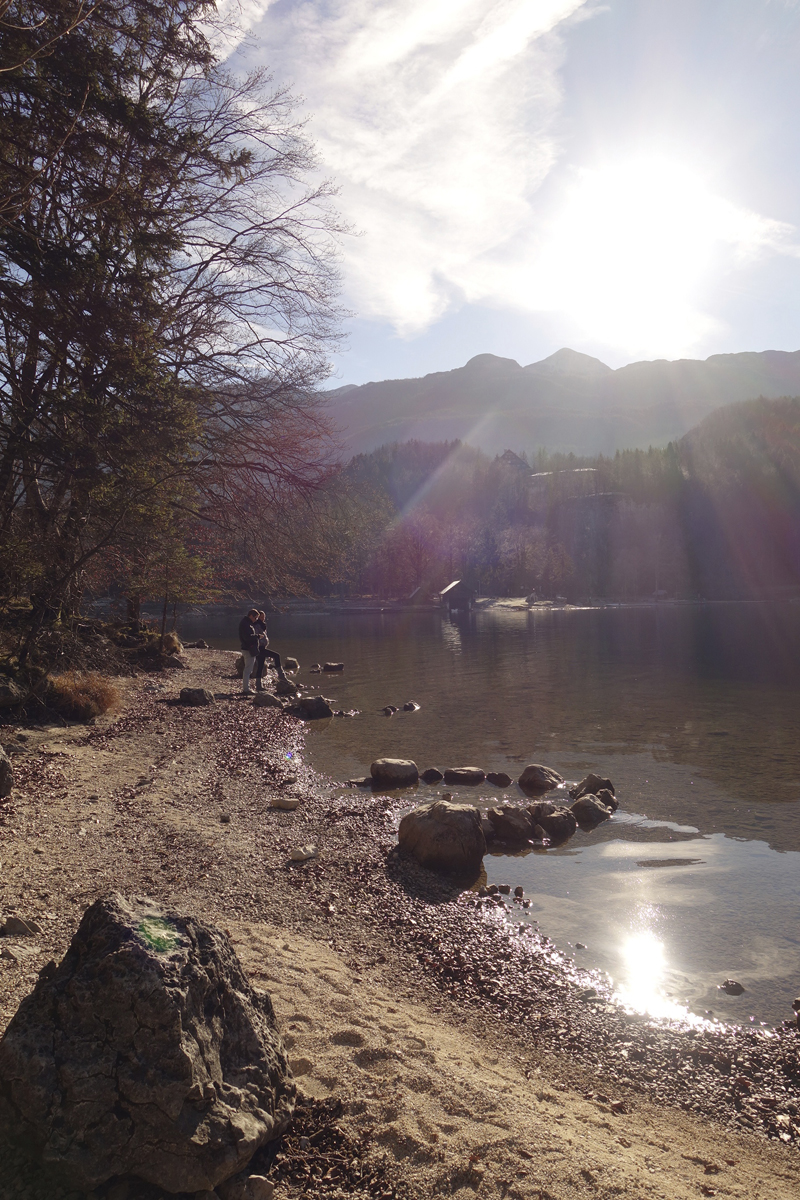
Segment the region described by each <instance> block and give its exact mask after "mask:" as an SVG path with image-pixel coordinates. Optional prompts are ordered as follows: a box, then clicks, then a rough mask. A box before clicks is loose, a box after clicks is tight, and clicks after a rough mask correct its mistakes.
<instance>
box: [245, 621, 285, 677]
mask: <svg viewBox="0 0 800 1200" xmlns="http://www.w3.org/2000/svg"><path fill="white" fill-rule="evenodd" d="M239 641H240V643H241V646H242V655H243V657H244V671H243V672H242V694H243V695H245V696H251V695H252V694H253V688H251V686H250V676H251V674H252V672H253V668H254V667H255V668H256V677H255V678H256V686H255V690H256V691H257V692H263V690H264V685H263V683H262V682H261V677H262V675H263V674H264V665H265V663H266V661H267V659H268V658H271V659H272V661H273V662H274V663H275V666H276V667H277V669H278V678H279V679H285V678H286V675H285V674H284V671H283V664H282V662H281V656H280V654H276V653H275V651H274V650H270V649H269V638H268V637H267V617H266V614H265V613H264V612H259V610H258V609H257V608H251V609H250V611H249V612H248V614H247V616H246V617H242V619H241V621H240V622H239Z"/></svg>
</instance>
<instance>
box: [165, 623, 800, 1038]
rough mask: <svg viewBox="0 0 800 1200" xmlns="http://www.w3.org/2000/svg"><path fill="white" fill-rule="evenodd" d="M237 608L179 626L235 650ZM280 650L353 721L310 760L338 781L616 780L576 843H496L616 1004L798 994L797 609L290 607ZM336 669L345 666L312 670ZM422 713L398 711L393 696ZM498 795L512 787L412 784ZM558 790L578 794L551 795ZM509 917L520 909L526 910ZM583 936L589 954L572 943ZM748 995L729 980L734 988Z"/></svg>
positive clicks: (320, 728)
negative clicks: (390, 769) (426, 777)
mask: <svg viewBox="0 0 800 1200" xmlns="http://www.w3.org/2000/svg"><path fill="white" fill-rule="evenodd" d="M237 620H238V614H235V615H233V614H232V615H231V616H229V617H227V618H223V617H220V616H215V617H199V616H195V617H192V616H187V617H186V618H185V619H184V620H183V622H182V623H181V632H182V633H183V635H184V636H185V637H187V638H189V637H201V636H202V637H205V638H207V640H208V641H209V642H210V644H212V645H214V646H217V647H221V648H228V649H234V648H238V641H237V639H236V636H235V634H236V622H237ZM269 629H270V637H271V644H272V647H273V649H277V650H278V651H279V652H280V653H282V654H293V655H295V657H297V658H298V659H299V660H300V663H301V668H302V669H301V672H300V676H299V679H300V681H301V682H303V681H305V682H308V683H316V684H320V683H321V684H322V688H321V690H322V691H323V694H324V695H326V696H328V697H330V698H331V699H332V700H333V701H334V707H336V708H343V709H345V710H349V709H355V710H357V711H358V714H359V715H358V716H357V717H356V718H355V719H352V720H342V719H335V720H332V721H324V722H316V723H314V722H312V723H309V725H308V739H307V746H308V755H309V760H310V763H311V765H312V766H313V767H314V768H315V769H316V770H317V771H319V772H321V773H322V774H323V775H325V776H327V777H328V778H329V779H330V780H331V786H332V789H333V792H334V793H338V794H341V795H342V796H345V795H349V796H351V795H352V793H350V792H349V791H348V790H347V789H344V788H341V787H339V786H338V784H339V783H340V782H341V781H343V780H345V779H349V778H355V777H358V776H364V775H367V774H369V766H370V763H371V762H372V760H373V759H375V758H379V757H398V758H413V759H414V760H415V762H416V763H417V764H418V765H419V768H420V770H423V769H424V768H426V767H429V766H435V767H438V768H439V769H440V770H443V769H444V768H445V767H448V766H461V765H476V766H480V767H482V768H483V769H484V770H486V771H492V770H494V771H506V772H507V773H508V774H509V775H511V776H512V777H514V778H516V777H517V776H518V775H519V774H520V772H521V769H522V767H523V766H524V765H525V764H526V763H529V762H538V763H544V764H545V765H547V766H550V767H553V768H555V769H556V770H557V771H559V772H560V774H561V775H563V776H564V777H565V779H566V780H567V781H568V782H569V783H573V782H576V781H578V780H579V779H581V778H582V777H583V776H584V775H585V774H586V773H587V772H588V771H596V772H597V773H598V774H600V775H603V776H609V777H610V778H611V779H612V780H613V781H614V784H615V786H616V790H617V796H618V798H619V800H620V809H619V811H618V812H617V814H616V815H615V816H614V818H613V819H612V820H610V821H608V822H606V823H605V824H603V825H601V826H600V828H599V829H598V830H596V831H595V832H593V833H582V832H581V831H580V830H579V831H578V832H577V833H576V834H575V836H574V837H573V838H572V839H571V840H570V841H569V842H568V843H567V844H566V845H565V846H563V847H561V848H558V849H548V850H546V851H534V850H530V851H529V852H527V853H526V854H524V855H521V856H513V857H512V856H499V855H498V856H487V858H486V860H485V867H486V871H487V875H488V880H489V882H492V883H509V884H511V885H512V886H516V885H517V884H521V885H522V886H523V887H524V888H525V893H526V896H529V897H530V898H531V902H532V903H531V906H530V908H529V909H528V910H527V911H526V912H525V914H524V916H525V919H536V920H538V921H539V924H540V927H541V929H542V930H543V932H545V933H547V934H548V935H549V936H550V937H551V938H553V940H554V941H555V942H556V943H557V944H558V945H559V946H560V947H561V948H562V949H563V950H565V951H567V952H574V953H575V955H576V957H577V960H578V962H580V963H581V964H582V965H585V966H586V967H587V968H600V969H602V970H604V971H606V972H608V974H609V975H610V976H611V977H612V979H613V980H614V984H615V987H616V988H617V990H618V992H619V994H620V997H621V998H622V999H623V1000H625V1001H626V1002H627V1003H629V1004H630V1005H632V1006H633V1007H635V1008H639V1009H641V1010H643V1011H649V1012H651V1013H653V1014H654V1015H662V1016H677V1017H680V1016H682V1015H685V1013H686V1012H687V1010H688V1012H689V1013H692V1014H697V1015H698V1016H710V1015H711V1014H713V1015H714V1016H715V1017H716V1018H718V1019H720V1020H730V1021H735V1022H737V1023H747V1022H750V1021H754V1022H766V1023H777V1022H779V1021H780V1020H782V1019H783V1018H785V1017H790V1016H791V1015H792V1011H791V1002H792V1000H793V999H794V997H795V996H797V995H798V994H800V933H798V914H799V913H800V605H797V604H763V605H762V604H724V605H707V606H696V607H690V606H671V605H659V606H647V607H642V608H617V609H608V608H607V609H566V610H557V609H556V610H548V609H534V610H531V611H530V612H512V611H503V610H497V609H495V610H492V611H488V612H477V613H471V614H464V615H463V616H462V617H460V618H459V617H457V616H454V617H453V618H449V617H447V616H445V615H440V614H439V613H420V614H412V613H395V612H384V613H375V614H358V615H356V614H347V615H341V614H333V613H325V614H308V615H299V614H298V615H289V614H279V615H276V616H274V617H271V618H270V621H269ZM331 660H332V661H339V662H344V663H345V671H344V673H343V674H341V675H325V676H314V675H309V674H308V667H309V666H310V665H311V664H312V663H314V662H318V663H322V662H326V661H331ZM408 700H414V701H416V702H417V703H418V704H420V705H421V708H420V710H419V711H418V712H415V713H404V712H402V711H401V712H398V713H397V714H396V715H395V716H393V717H391V718H387V717H386V716H384V715H383V712H382V709H383V707H384V706H385V705H387V704H394V705H397V706H399V707H401V706H402V705H403V703H404V702H406V701H408ZM445 790H447V791H450V792H451V793H453V797H454V799H465V800H469V801H470V802H473V803H477V802H480V803H481V804H482V805H485V806H487V807H488V806H490V805H491V804H494V803H497V802H498V801H500V802H513V801H514V800H515V799H518V800H519V801H522V800H523V799H525V802H526V803H527V798H524V797H523V795H522V793H521V792H520V791H519V789H518V788H517V787H516V784H515V785H513V786H512V787H510V788H508V789H506V790H503V789H498V788H492V787H491V786H490V785H482V786H481V787H479V788H463V789H461V790H457V789H453V788H450V787H448V788H447V789H445V788H444V786H443V785H438V786H433V787H426V786H424V785H420V786H419V788H418V789H416V790H415V791H414V793H413V795H409V807H412V806H413V805H415V804H418V803H423V802H424V801H426V800H428V799H433V798H435V797H436V796H437V795H441V794H443V793H444V791H445ZM548 798H549V799H554V800H560V799H562V798H563V799H565V800H566V802H567V803H569V802H570V801H569V798H568V797H566V796H563V793H560V792H551V793H549V795H548ZM521 915H522V914H519V915H515V919H520V916H521ZM576 943H583V944H584V945H585V947H586V949H581V950H574V947H575V944H576ZM728 977H731V978H734V979H737V980H738V981H739V982H741V983H742V984H743V985H744V987H745V989H746V990H745V992H744V994H743V995H741V996H739V997H730V996H727V995H726V994H725V993H723V992H720V991H718V990H717V985H718V984H720V983H721V982H722V981H723V980H724V979H726V978H728Z"/></svg>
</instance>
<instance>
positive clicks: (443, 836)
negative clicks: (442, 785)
mask: <svg viewBox="0 0 800 1200" xmlns="http://www.w3.org/2000/svg"><path fill="white" fill-rule="evenodd" d="M399 842H400V849H401V850H404V851H405V853H406V854H410V855H412V856H413V857H414V858H415V859H416V860H417V862H418V863H420V864H421V866H423V867H429V868H430V869H431V870H432V871H446V872H448V873H450V874H453V875H471V876H473V877H474V876H475V875H477V874H478V872H479V871H480V868H481V860H482V859H483V856H484V854H485V853H486V838H485V836H484V833H483V827H482V825H481V814H480V813H479V812H478V810H477V808H474V807H473V806H472V805H471V804H453V803H451V802H450V801H449V800H444V799H442V800H434V802H433V803H432V804H423V805H422V806H421V807H420V808H415V809H414V811H413V812H410V813H406V815H405V816H404V817H403V819H402V821H401V822H400V830H399Z"/></svg>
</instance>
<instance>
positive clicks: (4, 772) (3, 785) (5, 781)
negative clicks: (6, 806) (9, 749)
mask: <svg viewBox="0 0 800 1200" xmlns="http://www.w3.org/2000/svg"><path fill="white" fill-rule="evenodd" d="M13 786H14V768H13V767H12V766H11V759H10V758H9V757H8V755H7V754H6V752H5V750H3V749H2V747H0V800H3V799H5V797H6V796H10V795H11V789H12V788H13Z"/></svg>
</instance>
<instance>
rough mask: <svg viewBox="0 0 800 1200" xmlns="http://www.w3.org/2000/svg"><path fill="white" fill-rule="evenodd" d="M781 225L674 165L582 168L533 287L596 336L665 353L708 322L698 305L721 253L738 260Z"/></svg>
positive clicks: (551, 228) (654, 161)
mask: <svg viewBox="0 0 800 1200" xmlns="http://www.w3.org/2000/svg"><path fill="white" fill-rule="evenodd" d="M784 231H785V227H784V226H781V225H780V223H779V222H775V221H770V220H768V219H767V218H764V217H761V216H759V215H758V214H756V213H753V212H750V211H749V210H747V209H743V208H739V207H737V206H736V205H735V204H733V203H731V202H730V201H728V200H726V199H724V198H723V197H721V196H719V195H717V194H716V193H715V192H714V191H713V189H712V188H711V187H710V186H709V184H708V182H707V181H706V180H704V179H703V178H702V177H701V176H700V175H699V174H697V173H695V172H693V171H691V170H690V169H688V168H686V167H684V166H682V165H680V164H679V163H676V162H674V161H670V160H667V159H664V158H658V157H637V158H635V159H632V160H630V161H627V162H621V163H614V164H610V165H607V166H604V167H599V168H594V169H584V170H581V171H579V172H577V173H576V174H575V175H574V177H573V179H572V182H571V184H570V185H569V186H568V187H567V189H566V192H565V194H564V196H563V199H562V202H561V204H560V206H559V210H558V212H557V214H556V215H555V217H554V218H553V219H552V220H551V222H550V223H549V224H548V225H547V226H546V229H545V231H544V235H543V237H542V240H541V244H540V249H539V253H538V255H537V257H536V259H535V262H534V264H533V274H534V288H535V290H536V292H537V294H538V295H539V296H540V297H541V300H542V301H543V302H546V306H547V307H548V308H551V309H553V310H560V311H562V312H564V313H566V314H568V315H570V316H572V317H573V318H574V319H575V321H576V322H577V323H578V324H579V325H581V326H582V327H583V328H584V330H585V331H586V332H587V333H588V334H590V335H591V336H592V337H594V338H595V339H597V340H599V341H605V342H608V343H610V344H615V345H620V346H622V345H624V346H627V347H628V348H629V349H631V350H634V351H635V350H647V351H652V352H655V353H661V354H665V355H668V354H670V355H674V354H676V353H680V352H681V351H682V350H685V349H686V348H688V347H689V346H691V345H692V344H694V343H696V342H698V341H700V340H701V339H702V338H703V337H704V336H705V335H707V334H708V333H710V332H712V331H713V330H714V329H715V328H716V322H715V321H714V320H713V319H712V318H711V317H709V316H707V315H705V314H704V313H703V312H702V305H703V300H704V294H705V293H706V291H707V289H708V287H709V285H710V284H711V283H712V282H713V279H714V276H715V273H718V272H720V271H721V270H722V269H723V265H724V262H725V260H726V256H727V260H728V261H730V259H731V256H732V257H733V258H734V259H735V260H737V262H738V263H739V264H741V262H742V261H743V260H745V259H747V258H748V257H752V256H753V255H755V254H756V253H758V251H759V249H761V248H763V247H764V246H766V245H773V244H774V243H775V241H776V240H777V239H778V238H780V236H781V235H782V234H783V233H784Z"/></svg>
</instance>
